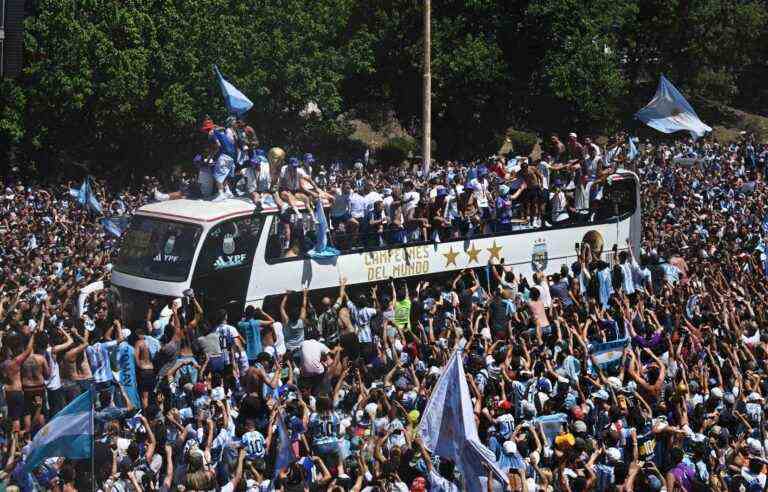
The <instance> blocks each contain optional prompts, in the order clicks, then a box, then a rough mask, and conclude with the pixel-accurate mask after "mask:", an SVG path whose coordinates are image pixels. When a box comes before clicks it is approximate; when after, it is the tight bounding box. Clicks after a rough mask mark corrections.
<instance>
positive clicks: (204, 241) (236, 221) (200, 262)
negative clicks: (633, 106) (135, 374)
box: [112, 172, 640, 308]
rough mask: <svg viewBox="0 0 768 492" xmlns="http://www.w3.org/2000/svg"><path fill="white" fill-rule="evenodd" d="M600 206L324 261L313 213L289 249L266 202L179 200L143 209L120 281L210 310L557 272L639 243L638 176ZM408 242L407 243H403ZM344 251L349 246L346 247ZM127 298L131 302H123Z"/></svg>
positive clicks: (124, 292)
mask: <svg viewBox="0 0 768 492" xmlns="http://www.w3.org/2000/svg"><path fill="white" fill-rule="evenodd" d="M603 194H604V196H603V199H602V200H601V201H600V203H601V205H600V206H599V207H595V208H593V209H590V210H588V211H585V213H580V214H578V218H577V219H576V220H570V221H565V222H561V223H555V224H550V223H545V224H544V225H543V226H542V227H537V228H530V227H529V226H527V225H525V224H514V223H513V224H512V225H511V226H510V227H509V228H508V229H505V230H504V231H501V232H488V233H486V234H473V235H472V236H469V237H466V236H465V237H449V238H447V239H446V240H443V241H441V242H435V241H414V240H412V239H411V238H409V237H408V236H407V235H405V236H403V235H400V236H398V237H397V239H398V240H397V241H393V240H392V239H393V238H392V236H381V235H378V234H374V235H371V234H370V233H369V234H367V235H366V234H365V233H363V234H362V235H358V236H357V237H355V238H350V237H344V236H343V234H344V233H340V232H332V233H331V235H330V237H331V241H333V242H334V243H335V244H334V245H335V246H337V247H338V246H341V248H340V250H341V251H340V254H339V255H338V256H337V257H332V258H325V259H317V258H312V257H310V256H309V255H308V254H307V252H308V250H309V249H310V248H311V247H312V245H313V244H312V235H313V230H312V225H313V222H312V220H311V218H310V217H309V215H310V214H309V213H308V212H307V211H300V214H298V216H297V217H295V218H294V219H296V220H300V221H302V222H301V224H294V226H301V227H303V228H304V229H305V230H306V234H305V235H304V236H303V240H302V241H296V242H295V244H292V245H291V247H290V248H287V249H286V248H285V247H284V246H283V245H282V244H281V241H282V240H283V238H282V237H281V231H282V230H283V229H284V227H285V226H286V223H285V222H286V218H285V215H284V214H281V213H280V210H277V208H276V207H274V206H270V204H266V206H264V207H262V210H260V211H259V212H256V208H255V207H254V205H253V203H251V202H250V201H249V200H245V199H230V200H225V201H222V202H208V201H203V200H187V199H182V200H172V201H166V202H160V203H153V204H150V205H146V206H144V207H142V208H140V209H139V210H138V211H137V212H136V214H135V216H134V217H133V219H132V221H131V225H130V227H129V228H128V230H127V231H126V232H125V234H124V237H123V240H122V244H121V248H120V255H119V258H118V260H117V262H116V263H115V267H114V269H113V273H112V284H113V286H115V287H116V290H118V291H120V294H121V297H122V298H126V297H139V298H140V297H145V296H148V295H163V296H174V297H181V296H182V294H183V292H184V291H185V290H186V289H188V288H193V289H194V290H195V292H197V293H198V295H199V296H203V297H204V298H205V299H206V303H205V304H207V305H208V306H209V307H216V306H228V305H229V306H237V307H238V308H241V307H242V306H243V305H245V304H260V303H261V302H263V301H264V299H266V298H268V297H269V296H274V295H277V294H282V293H283V292H285V291H286V290H289V289H291V290H298V289H299V288H301V287H306V288H308V289H311V290H317V289H326V288H331V287H335V286H337V285H338V283H339V278H340V277H341V276H346V277H347V278H348V280H349V283H350V284H351V285H354V284H365V283H370V282H377V281H381V280H387V279H389V278H403V277H411V276H416V275H430V274H437V273H441V272H448V271H453V270H461V269H466V268H476V267H482V266H485V265H486V264H488V262H489V261H493V262H497V263H504V264H509V265H514V266H515V269H516V271H517V272H518V273H520V274H522V275H530V274H531V273H532V272H534V271H554V270H557V269H559V268H560V266H561V265H562V264H564V263H567V264H570V263H571V262H572V261H574V259H575V258H576V254H577V253H576V251H575V248H574V245H575V243H581V242H589V243H590V244H591V245H592V246H593V250H594V251H596V252H598V253H600V252H604V253H608V251H609V249H610V247H611V246H613V244H617V245H618V247H619V248H620V249H624V248H626V246H627V244H628V242H629V244H631V245H632V246H633V247H635V248H637V247H638V245H639V241H640V207H639V203H638V200H639V189H638V182H637V177H636V176H635V175H634V174H632V173H629V172H621V173H619V174H617V175H614V179H612V180H611V182H610V184H607V185H606V187H605V189H604V190H603ZM403 240H404V241H405V242H403ZM345 246H346V247H345ZM122 301H123V302H125V299H122Z"/></svg>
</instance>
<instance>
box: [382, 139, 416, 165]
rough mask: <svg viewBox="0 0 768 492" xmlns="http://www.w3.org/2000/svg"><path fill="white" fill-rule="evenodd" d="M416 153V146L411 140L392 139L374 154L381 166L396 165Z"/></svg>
mask: <svg viewBox="0 0 768 492" xmlns="http://www.w3.org/2000/svg"><path fill="white" fill-rule="evenodd" d="M416 152H417V146H416V142H415V141H414V140H413V139H409V138H403V137H394V138H391V139H389V140H388V141H387V143H385V144H384V145H382V146H381V148H380V149H379V150H378V152H376V159H377V160H378V161H379V162H381V163H383V164H388V165H397V164H400V163H402V162H403V161H405V160H406V159H407V158H408V157H409V156H411V155H414V154H415V153H416Z"/></svg>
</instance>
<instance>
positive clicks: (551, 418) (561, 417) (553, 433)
mask: <svg viewBox="0 0 768 492" xmlns="http://www.w3.org/2000/svg"><path fill="white" fill-rule="evenodd" d="M566 422H568V416H567V415H566V414H564V413H553V414H551V415H542V416H541V417H536V424H537V425H541V430H542V432H543V433H544V437H546V438H547V440H548V441H549V444H550V445H552V444H554V442H555V438H556V437H557V436H558V434H560V430H561V429H562V428H563V424H564V423H566Z"/></svg>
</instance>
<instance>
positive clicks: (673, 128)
mask: <svg viewBox="0 0 768 492" xmlns="http://www.w3.org/2000/svg"><path fill="white" fill-rule="evenodd" d="M635 117H636V118H637V119H639V120H640V121H642V122H643V123H645V124H646V125H648V126H650V127H651V128H654V129H656V130H658V131H660V132H662V133H674V132H678V131H687V132H690V133H691V134H692V135H693V136H694V137H696V138H699V137H703V136H704V134H705V133H707V132H711V131H712V128H711V127H709V126H707V125H706V124H704V123H703V122H702V121H701V120H700V119H699V116H698V115H697V114H696V111H694V110H693V107H692V106H691V105H690V104H688V101H686V99H685V97H683V95H682V94H681V93H680V91H678V90H677V88H676V87H675V86H674V85H672V82H670V81H669V80H667V78H666V77H665V76H664V75H662V76H661V79H660V80H659V86H658V88H657V89H656V94H655V95H654V96H653V99H651V102H649V103H648V104H647V105H646V106H645V107H644V108H643V109H641V110H640V111H638V112H637V113H635Z"/></svg>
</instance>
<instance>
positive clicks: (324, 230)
mask: <svg viewBox="0 0 768 492" xmlns="http://www.w3.org/2000/svg"><path fill="white" fill-rule="evenodd" d="M315 220H316V222H317V230H316V231H315V232H316V234H317V237H316V238H315V247H314V248H312V249H310V250H309V251H307V254H308V255H309V257H310V258H315V259H322V258H335V257H337V256H339V250H338V249H336V248H332V247H331V246H328V220H327V219H326V218H325V211H324V210H323V201H322V200H321V199H320V198H318V199H317V202H316V203H315Z"/></svg>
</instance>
